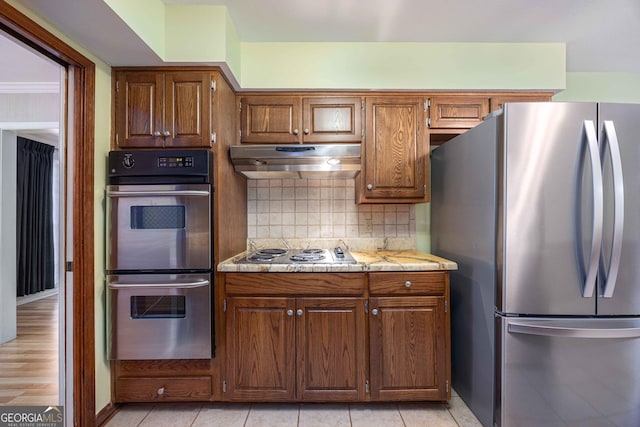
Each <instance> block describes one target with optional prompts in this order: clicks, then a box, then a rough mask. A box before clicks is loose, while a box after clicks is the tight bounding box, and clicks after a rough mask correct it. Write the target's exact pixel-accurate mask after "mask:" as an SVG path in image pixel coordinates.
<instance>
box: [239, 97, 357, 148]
mask: <svg viewBox="0 0 640 427" xmlns="http://www.w3.org/2000/svg"><path fill="white" fill-rule="evenodd" d="M362 107H363V105H362V98H360V97H335V96H322V97H300V96H277V95H276V96H273V95H256V96H246V97H242V98H241V99H240V111H241V114H240V123H241V124H240V141H241V142H243V143H254V144H261V143H267V144H303V143H325V142H360V141H361V139H362Z"/></svg>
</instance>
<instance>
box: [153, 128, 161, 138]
mask: <svg viewBox="0 0 640 427" xmlns="http://www.w3.org/2000/svg"><path fill="white" fill-rule="evenodd" d="M153 136H156V137H158V136H162V134H161V133H160V131H159V130H157V131H155V132H154V133H153Z"/></svg>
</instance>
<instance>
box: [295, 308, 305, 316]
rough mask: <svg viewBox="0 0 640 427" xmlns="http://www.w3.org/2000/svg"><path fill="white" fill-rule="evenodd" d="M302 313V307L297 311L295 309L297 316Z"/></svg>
mask: <svg viewBox="0 0 640 427" xmlns="http://www.w3.org/2000/svg"><path fill="white" fill-rule="evenodd" d="M302 313H304V312H303V311H302V309H301V308H299V309H298V311H296V314H297V315H298V316H302Z"/></svg>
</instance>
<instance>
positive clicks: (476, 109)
mask: <svg viewBox="0 0 640 427" xmlns="http://www.w3.org/2000/svg"><path fill="white" fill-rule="evenodd" d="M487 114H489V98H488V97H479V96H434V97H433V98H431V101H430V106H429V127H430V128H431V129H443V128H444V129H449V128H454V129H469V128H472V127H474V126H476V125H478V124H479V123H481V122H482V120H483V118H484V116H486V115H487Z"/></svg>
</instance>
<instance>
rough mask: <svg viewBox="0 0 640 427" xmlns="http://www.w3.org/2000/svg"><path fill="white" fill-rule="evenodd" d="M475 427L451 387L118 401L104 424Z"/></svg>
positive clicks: (157, 426) (116, 426)
mask: <svg viewBox="0 0 640 427" xmlns="http://www.w3.org/2000/svg"><path fill="white" fill-rule="evenodd" d="M134 426H140V427H151V426H153V427H164V426H167V427H181V426H184V427H204V426H224V427H296V426H297V427H324V426H330V427H378V426H384V427H396V426H397V427H418V426H425V427H427V426H428V427H481V424H480V423H479V422H478V420H477V419H476V417H475V416H474V415H473V413H472V412H471V411H470V410H469V408H468V407H467V405H465V403H464V402H463V401H462V399H460V397H458V395H457V394H455V392H454V393H453V394H452V398H451V400H450V401H449V402H448V403H439V402H434V403H399V404H395V403H393V404H376V403H373V404H319V403H306V404H267V403H262V404H246V405H242V404H211V405H200V406H199V405H171V406H165V405H162V406H160V405H159V406H152V405H148V406H146V405H145V406H123V407H122V408H121V409H120V410H119V411H118V412H117V413H116V414H115V415H114V416H113V418H111V419H110V420H109V422H108V423H107V424H106V427H134Z"/></svg>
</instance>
